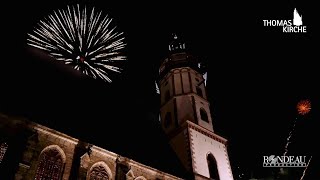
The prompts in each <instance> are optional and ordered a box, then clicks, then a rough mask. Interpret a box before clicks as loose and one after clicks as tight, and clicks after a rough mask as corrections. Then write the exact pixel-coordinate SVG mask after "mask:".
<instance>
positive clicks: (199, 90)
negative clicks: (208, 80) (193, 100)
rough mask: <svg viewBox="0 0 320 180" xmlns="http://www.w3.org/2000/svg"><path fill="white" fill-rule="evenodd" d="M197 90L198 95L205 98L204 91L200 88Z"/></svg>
mask: <svg viewBox="0 0 320 180" xmlns="http://www.w3.org/2000/svg"><path fill="white" fill-rule="evenodd" d="M196 90H197V94H198V95H199V96H200V97H203V94H202V89H201V88H200V87H199V86H196Z"/></svg>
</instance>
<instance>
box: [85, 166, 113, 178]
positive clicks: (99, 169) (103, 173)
mask: <svg viewBox="0 0 320 180" xmlns="http://www.w3.org/2000/svg"><path fill="white" fill-rule="evenodd" d="M108 179H109V177H108V173H107V170H106V169H105V168H104V167H103V166H96V167H94V168H93V169H92V170H91V172H90V174H89V180H108Z"/></svg>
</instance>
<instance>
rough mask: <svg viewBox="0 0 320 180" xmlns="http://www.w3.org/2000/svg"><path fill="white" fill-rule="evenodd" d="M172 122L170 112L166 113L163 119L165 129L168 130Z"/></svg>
mask: <svg viewBox="0 0 320 180" xmlns="http://www.w3.org/2000/svg"><path fill="white" fill-rule="evenodd" d="M171 122H172V118H171V112H167V114H166V116H165V117H164V122H163V125H164V127H165V128H168V127H169V126H170V124H171Z"/></svg>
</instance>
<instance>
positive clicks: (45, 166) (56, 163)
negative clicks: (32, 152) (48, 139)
mask: <svg viewBox="0 0 320 180" xmlns="http://www.w3.org/2000/svg"><path fill="white" fill-rule="evenodd" d="M58 148H60V147H59V146H56V145H52V146H49V147H47V148H45V149H44V150H43V151H42V152H41V154H40V158H39V164H38V167H37V171H36V176H35V178H34V179H35V180H59V179H61V177H62V172H63V168H64V162H65V155H64V154H62V153H63V151H62V150H60V149H58Z"/></svg>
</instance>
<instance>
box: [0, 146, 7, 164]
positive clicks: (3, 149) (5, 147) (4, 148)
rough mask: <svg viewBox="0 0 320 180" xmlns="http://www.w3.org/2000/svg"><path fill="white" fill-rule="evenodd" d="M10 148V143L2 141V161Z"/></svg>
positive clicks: (0, 154) (0, 151)
mask: <svg viewBox="0 0 320 180" xmlns="http://www.w3.org/2000/svg"><path fill="white" fill-rule="evenodd" d="M7 149H8V144H7V143H6V142H3V143H1V145H0V163H1V162H2V160H3V158H4V155H5V154H6V152H7Z"/></svg>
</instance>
